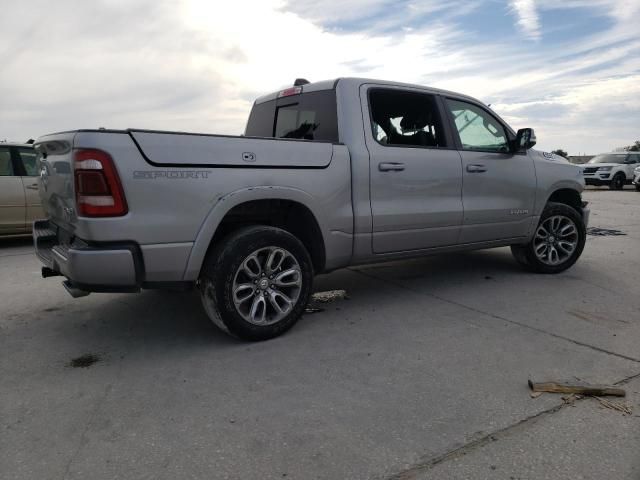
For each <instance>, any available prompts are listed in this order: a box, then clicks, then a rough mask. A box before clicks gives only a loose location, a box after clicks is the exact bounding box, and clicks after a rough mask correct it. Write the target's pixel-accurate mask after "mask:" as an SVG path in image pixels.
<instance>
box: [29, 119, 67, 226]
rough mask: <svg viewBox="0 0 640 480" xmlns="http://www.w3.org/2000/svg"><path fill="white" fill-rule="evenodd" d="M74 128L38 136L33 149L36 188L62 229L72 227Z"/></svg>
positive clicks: (50, 216)
mask: <svg viewBox="0 0 640 480" xmlns="http://www.w3.org/2000/svg"><path fill="white" fill-rule="evenodd" d="M75 134H76V132H66V133H59V134H54V135H49V136H46V137H41V138H39V139H38V141H37V142H36V144H35V145H34V146H35V149H36V154H37V158H38V160H39V167H40V178H39V179H38V191H39V194H40V200H41V202H42V208H43V209H44V211H45V214H46V216H47V218H49V219H51V220H53V222H54V223H55V224H57V225H59V226H61V227H63V228H64V229H66V230H68V231H70V232H72V231H73V230H74V229H75V221H76V217H75V194H74V185H73V181H74V180H73V152H72V149H73V138H74V136H75Z"/></svg>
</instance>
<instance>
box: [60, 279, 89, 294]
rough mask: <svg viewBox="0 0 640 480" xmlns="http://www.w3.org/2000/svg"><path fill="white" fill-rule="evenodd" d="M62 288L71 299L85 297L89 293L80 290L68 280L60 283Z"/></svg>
mask: <svg viewBox="0 0 640 480" xmlns="http://www.w3.org/2000/svg"><path fill="white" fill-rule="evenodd" d="M62 286H63V287H64V288H65V290H66V291H67V292H68V293H69V295H71V296H72V297H73V298H80V297H86V296H87V295H89V293H90V292H87V291H86V290H80V289H79V288H77V287H76V286H75V285H74V284H73V283H71V282H70V281H69V280H65V281H64V282H62Z"/></svg>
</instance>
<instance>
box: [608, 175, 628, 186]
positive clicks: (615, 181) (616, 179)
mask: <svg viewBox="0 0 640 480" xmlns="http://www.w3.org/2000/svg"><path fill="white" fill-rule="evenodd" d="M625 180H626V178H625V176H624V173H616V174H615V175H614V176H613V178H612V179H611V183H610V184H609V189H611V190H622V189H623V188H624V182H625Z"/></svg>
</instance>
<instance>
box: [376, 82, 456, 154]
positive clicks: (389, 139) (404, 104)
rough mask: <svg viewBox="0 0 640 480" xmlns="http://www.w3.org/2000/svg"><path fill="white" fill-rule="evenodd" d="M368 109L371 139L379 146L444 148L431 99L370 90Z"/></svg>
mask: <svg viewBox="0 0 640 480" xmlns="http://www.w3.org/2000/svg"><path fill="white" fill-rule="evenodd" d="M369 108H370V110H371V127H372V129H373V137H374V138H375V139H376V141H377V142H378V143H380V144H382V145H393V146H413V147H432V148H438V147H446V146H447V145H446V140H445V136H444V131H443V129H442V123H441V121H440V115H439V114H438V107H437V105H436V102H435V99H434V97H433V95H427V94H424V93H417V92H406V91H404V92H403V91H397V90H390V89H373V90H372V91H371V92H370V94H369Z"/></svg>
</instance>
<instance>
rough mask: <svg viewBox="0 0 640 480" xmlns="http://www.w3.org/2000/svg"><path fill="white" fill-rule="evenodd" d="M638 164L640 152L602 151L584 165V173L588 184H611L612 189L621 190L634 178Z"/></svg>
mask: <svg viewBox="0 0 640 480" xmlns="http://www.w3.org/2000/svg"><path fill="white" fill-rule="evenodd" d="M638 164H640V152H639V153H633V152H612V153H601V154H600V155H596V156H595V157H593V158H592V159H591V160H589V162H588V163H586V164H585V165H583V168H582V173H583V174H584V181H585V183H586V184H587V185H595V186H602V185H609V188H610V189H611V190H621V189H622V188H623V187H624V186H625V185H626V184H630V183H631V181H632V180H633V171H634V169H635V168H636V167H637V166H638Z"/></svg>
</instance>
